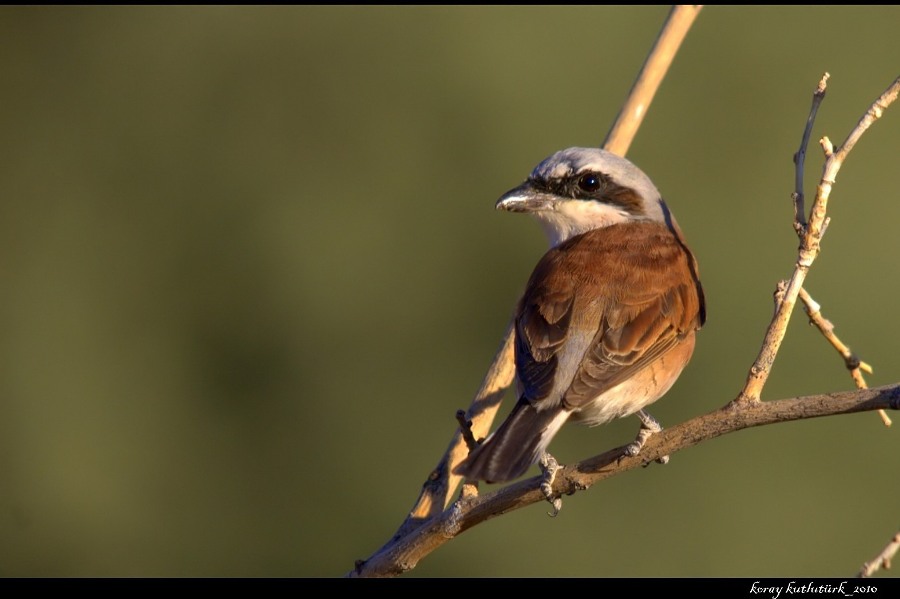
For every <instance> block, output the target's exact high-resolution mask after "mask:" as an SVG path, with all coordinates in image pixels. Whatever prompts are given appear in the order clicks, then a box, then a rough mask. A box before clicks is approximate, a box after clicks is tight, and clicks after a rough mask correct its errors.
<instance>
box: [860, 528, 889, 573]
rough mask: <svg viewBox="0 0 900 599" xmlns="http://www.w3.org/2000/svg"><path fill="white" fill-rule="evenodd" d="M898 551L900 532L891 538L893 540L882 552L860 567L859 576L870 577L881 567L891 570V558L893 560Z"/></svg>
mask: <svg viewBox="0 0 900 599" xmlns="http://www.w3.org/2000/svg"><path fill="white" fill-rule="evenodd" d="M897 551H900V532H898V533H897V534H895V535H894V538H893V539H891V542H890V543H888V544H887V545H886V546H885V548H884V549H882V551H881V553H879V554H878V555H876V556H875V559H873V560H872V561H870V562H866V563H864V564H863V566H862V569H860V571H859V573H858V574H857V577H858V578H868V577H869V576H871V575H872V574H875V572H877V571H878V570H880V569H881V568H884V569H885V570H889V569H890V568H891V560H893V559H894V556H895V555H897Z"/></svg>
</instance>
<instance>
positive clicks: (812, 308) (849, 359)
mask: <svg viewBox="0 0 900 599" xmlns="http://www.w3.org/2000/svg"><path fill="white" fill-rule="evenodd" d="M800 300H801V301H802V302H803V307H804V309H805V310H806V315H807V316H809V322H810V324H814V325H816V328H818V329H819V332H821V333H822V335H823V336H824V337H825V339H826V340H827V341H828V342H829V343H831V345H832V347H834V349H836V350H837V352H838V353H839V354H840V355H841V357H842V358H843V359H844V365H845V366H846V367H847V370H849V371H850V376H851V377H852V378H853V382H854V383H856V388H857V389H868V388H869V386H868V385H867V384H866V379H865V378H864V377H863V374H862V372H861V371H866V372H868V373H869V374H872V367H871V366H869V365H868V364H866V363H865V362H863V361H862V360H860V359H859V356H857V355H856V354H854V353H853V352H852V351H850V348H849V347H847V346H846V345H844V343H843V342H842V341H841V340H840V339H838V336H837V335H835V334H834V325H833V324H831V321H830V320H828V319H826V318H825V317H824V316H822V312H821V309H822V306H820V305H819V304H818V302H816V300H814V299H813V298H812V296H810V295H809V293H807V291H806V289H802V288H801V289H800ZM878 415H879V416H881V421H882V422H883V423H884V425H885V426H890V425H891V424H892V423H891V419H890V417H889V416H888V415H887V412H885V411H884V410H878Z"/></svg>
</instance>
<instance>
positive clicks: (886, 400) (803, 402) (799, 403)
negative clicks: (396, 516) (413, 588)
mask: <svg viewBox="0 0 900 599" xmlns="http://www.w3.org/2000/svg"><path fill="white" fill-rule="evenodd" d="M878 409H891V410H897V409H900V383H897V384H894V385H888V386H886V387H880V388H877V389H861V390H856V391H844V392H841V393H827V394H823V395H811V396H807V397H797V398H791V399H782V400H777V401H766V402H754V403H748V404H745V405H740V406H733V405H729V406H725V407H723V408H720V409H718V410H716V411H714V412H710V413H708V414H704V415H702V416H697V417H696V418H692V419H691V420H688V421H687V422H684V423H682V424H679V425H676V426H673V427H670V428H667V429H665V430H663V431H661V432H659V433H657V434H654V435H652V436H651V437H650V438H649V439H648V440H647V443H646V445H644V448H643V449H642V450H641V453H640V455H638V456H634V457H628V456H626V455H625V447H626V446H622V447H617V448H615V449H611V450H610V451H607V452H605V453H603V454H600V455H598V456H594V457H592V458H589V459H586V460H583V461H581V462H578V463H577V464H572V465H569V466H565V467H563V468H561V469H560V470H559V472H558V473H557V475H556V479H555V481H554V483H553V495H554V496H557V495H563V494H565V495H572V494H574V493H576V492H578V491H583V490H585V489H588V488H589V487H591V485H593V484H595V483H597V482H599V481H601V480H603V479H606V478H610V477H612V476H615V475H617V474H622V473H623V472H627V471H629V470H633V469H635V468H638V467H640V466H643V465H645V464H648V463H650V462H652V461H653V460H655V459H657V458H659V457H662V456H664V455H671V454H673V453H676V452H678V451H681V450H682V449H687V448H688V447H693V446H694V445H697V444H699V443H702V442H703V441H707V440H709V439H713V438H715V437H719V436H721V435H726V434H728V433H733V432H736V431H739V430H743V429H746V428H750V427H753V426H764V425H767V424H774V423H777V422H792V421H795V420H805V419H809V418H818V417H822V416H834V415H838V414H851V413H854V412H866V411H871V410H878ZM542 481H543V479H542V477H540V476H537V477H534V478H529V479H526V480H523V481H520V482H518V483H514V484H511V485H509V486H506V487H503V488H500V489H498V490H496V491H493V492H491V493H485V494H482V495H478V496H469V497H463V498H461V499H460V500H459V501H457V502H456V503H454V504H453V505H452V506H451V507H450V508H449V509H447V510H446V511H445V512H444V513H443V514H440V515H438V516H435V517H433V518H431V519H430V520H429V521H428V522H427V523H425V524H423V525H422V526H421V527H419V528H418V529H417V530H416V531H415V532H414V533H412V534H410V535H409V536H408V537H406V538H405V539H403V540H402V541H401V542H399V543H397V544H395V545H393V546H391V547H389V548H388V547H386V548H385V549H384V550H382V551H381V552H379V553H376V554H375V555H373V556H372V557H371V558H369V559H368V560H367V561H364V562H358V563H357V567H356V570H355V571H354V572H353V573H351V575H354V576H396V575H399V574H402V573H403V572H405V571H408V570H410V569H412V568H414V567H415V566H416V564H417V563H418V562H419V561H420V560H421V559H422V558H424V557H425V556H427V555H428V554H430V553H431V552H432V551H434V550H435V549H437V548H438V547H440V546H441V545H443V544H444V543H446V542H447V541H449V540H451V539H453V538H455V537H456V536H458V535H459V534H460V533H462V532H465V531H466V530H468V529H469V528H472V527H473V526H475V525H477V524H479V523H481V522H484V521H486V520H490V519H491V518H494V517H496V516H500V515H503V514H505V513H507V512H511V511H513V510H517V509H520V508H523V507H525V506H527V505H531V504H532V503H538V502H543V501H546V498H545V496H544V494H543V492H542V491H541V488H540V487H541V483H542ZM895 551H896V550H895Z"/></svg>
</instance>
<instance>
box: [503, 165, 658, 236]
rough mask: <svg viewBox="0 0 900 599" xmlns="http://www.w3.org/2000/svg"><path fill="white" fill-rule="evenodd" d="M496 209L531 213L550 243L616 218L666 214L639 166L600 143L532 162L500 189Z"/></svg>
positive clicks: (642, 217)
mask: <svg viewBox="0 0 900 599" xmlns="http://www.w3.org/2000/svg"><path fill="white" fill-rule="evenodd" d="M497 209H498V210H508V211H510V212H530V213H532V214H534V216H535V217H537V219H538V220H539V221H540V222H541V225H543V227H544V230H545V232H546V233H547V236H548V237H549V239H550V245H551V246H554V247H555V246H557V245H559V244H560V243H562V242H563V241H565V240H567V239H570V238H571V237H574V236H575V235H580V234H581V233H584V232H586V231H590V230H592V229H599V228H601V227H607V226H609V225H613V224H616V223H621V222H625V221H629V220H650V221H656V222H668V221H669V220H670V219H671V215H670V214H669V211H668V209H667V208H666V206H665V203H664V202H663V200H662V198H661V197H660V194H659V191H658V190H657V189H656V186H655V185H653V182H652V181H650V178H649V177H647V175H645V174H644V173H643V171H641V170H640V169H639V168H638V167H636V166H635V165H633V164H632V163H631V162H629V161H628V160H626V159H624V158H622V157H621V156H617V155H615V154H612V153H610V152H607V151H605V150H601V149H599V148H568V149H566V150H560V151H559V152H556V153H555V154H553V155H552V156H550V157H549V158H547V159H546V160H544V161H543V162H541V163H540V164H539V165H537V166H536V167H535V169H534V170H533V171H532V172H531V175H530V176H529V177H528V179H527V180H526V181H525V182H524V183H522V184H521V185H519V186H518V187H516V188H514V189H511V190H509V191H507V192H506V193H505V194H503V195H502V196H501V197H500V199H499V200H497Z"/></svg>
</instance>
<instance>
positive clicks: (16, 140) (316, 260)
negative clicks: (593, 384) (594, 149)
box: [0, 7, 900, 577]
mask: <svg viewBox="0 0 900 599" xmlns="http://www.w3.org/2000/svg"><path fill="white" fill-rule="evenodd" d="M667 13H668V8H666V7H632V8H622V7H554V8H548V7H514V8H497V7H493V8H486V7H462V8H444V7H419V8H398V7H375V8H359V7H264V8H240V7H228V8H187V7H155V8H135V7H127V8H121V7H120V8H59V7H41V8H9V7H6V8H2V9H0V81H2V86H3V94H2V111H0V131H2V142H0V153H2V154H0V211H2V218H0V272H2V286H0V287H2V289H0V306H2V310H0V327H2V344H0V351H2V362H0V364H2V376H0V397H2V403H0V485H2V489H3V490H2V493H0V539H2V542H0V575H5V576H140V575H150V576H233V575H240V576H335V575H341V574H343V573H344V572H346V571H347V570H349V569H350V568H352V566H353V562H354V560H355V559H357V558H364V557H367V556H368V555H370V554H371V553H372V552H373V551H374V550H376V549H377V548H378V547H379V546H380V545H381V544H382V543H383V542H384V541H386V540H387V539H388V538H389V537H390V535H391V534H392V533H393V532H394V530H395V529H396V526H397V525H399V523H400V522H401V520H402V519H403V517H404V514H405V513H406V511H407V510H408V509H409V508H410V507H411V505H412V503H413V501H414V499H415V497H416V496H417V493H418V490H419V488H420V485H421V483H422V482H423V480H424V479H425V476H426V475H427V474H428V472H429V471H430V469H431V468H432V467H433V466H434V465H435V463H436V461H437V459H438V458H439V456H440V455H441V454H442V452H443V451H444V449H445V447H446V444H447V442H448V440H449V438H450V436H451V434H452V433H453V431H454V430H455V427H456V423H455V421H454V418H453V414H454V411H455V410H456V409H457V408H459V407H465V406H467V405H468V403H469V401H470V399H471V396H472V394H473V392H474V391H475V389H476V388H477V387H478V385H479V383H480V381H481V379H482V376H483V375H484V373H485V370H486V368H487V366H488V364H489V362H490V360H491V358H492V356H493V354H494V350H495V349H496V347H497V344H498V342H499V340H500V337H501V335H502V332H503V330H504V328H505V325H506V322H507V319H508V317H509V314H510V311H511V309H512V306H513V304H514V302H515V300H516V297H517V294H518V293H519V291H520V290H521V288H522V285H523V284H524V282H525V280H526V278H527V276H528V274H529V272H530V270H531V267H532V266H533V265H534V263H535V262H536V260H537V259H538V257H539V256H540V254H541V253H542V252H543V251H544V249H545V241H544V239H543V236H542V234H541V232H540V230H539V228H538V227H537V225H536V224H535V223H533V222H531V221H530V220H529V219H527V218H524V217H521V216H518V215H510V214H505V213H498V212H496V211H494V209H493V203H494V200H495V199H496V198H497V197H498V196H499V194H500V193H502V192H503V191H505V190H507V189H508V188H510V187H512V186H514V185H516V184H517V183H518V182H520V181H521V180H522V179H523V178H524V177H525V176H526V174H527V173H528V172H529V170H530V169H531V168H532V167H533V166H534V165H535V164H536V163H537V162H538V161H539V160H541V159H542V158H544V157H545V156H546V155H548V154H550V153H552V152H553V151H555V150H557V149H560V148H563V147H567V146H573V145H597V144H599V143H600V142H601V141H602V139H603V137H604V135H605V134H606V131H607V129H608V127H609V125H610V123H611V122H612V119H613V118H614V117H615V115H616V113H617V110H618V107H619V105H620V103H621V101H622V99H623V97H624V96H625V94H626V93H627V91H628V89H629V87H630V86H631V83H632V81H633V79H634V76H635V74H636V72H637V70H638V68H639V67H640V65H641V63H642V62H643V60H644V58H645V56H646V54H647V51H648V49H649V47H650V45H651V44H652V42H653V40H654V39H655V36H656V34H657V32H658V31H659V28H660V26H661V24H662V22H663V20H664V18H665V16H666V14H667ZM898 23H900V8H898V7H843V8H842V7H837V8H826V7H815V8H738V7H729V8H725V7H721V8H720V7H708V8H706V9H704V10H703V12H702V13H701V14H700V17H699V19H698V21H697V23H696V25H695V28H694V30H693V31H692V32H691V34H690V36H689V37H688V39H687V41H686V43H685V45H684V46H683V48H682V51H681V54H680V55H679V57H678V59H677V61H676V62H675V65H674V67H673V69H672V70H671V72H670V73H669V75H668V77H667V79H666V81H665V83H664V85H663V87H662V89H661V91H660V93H659V95H658V96H657V99H656V101H655V103H654V105H653V107H652V109H651V110H650V112H649V116H648V118H647V119H646V121H645V123H644V125H643V128H642V129H641V131H640V133H639V135H638V137H637V139H636V141H635V143H634V145H633V146H632V149H631V151H630V153H629V157H630V158H631V159H632V160H634V161H635V162H636V163H637V164H638V165H640V166H641V167H642V168H643V169H644V170H645V171H646V172H647V173H649V175H650V176H651V177H652V178H653V179H654V181H655V182H656V184H657V186H658V187H659V188H660V189H661V190H662V191H663V194H664V195H665V197H666V198H667V199H668V202H669V205H670V207H671V208H672V210H673V211H674V213H675V214H676V215H677V216H678V218H679V221H680V223H681V225H682V227H683V228H684V230H685V232H686V234H687V236H688V239H689V240H690V242H691V244H692V246H693V249H694V251H695V253H696V254H697V256H698V258H699V260H700V265H701V273H702V277H703V281H704V285H705V287H706V292H707V297H708V304H709V321H708V323H707V327H706V328H705V329H704V331H703V332H702V334H701V335H700V338H699V343H698V349H697V352H696V353H695V357H694V360H693V362H692V364H691V365H690V367H689V368H688V369H687V371H686V372H685V373H684V375H683V376H682V377H681V379H680V381H679V383H678V384H677V385H676V386H675V388H674V389H673V390H672V391H671V393H669V395H668V396H667V397H666V398H665V399H664V400H663V401H661V402H660V403H659V404H657V405H656V406H655V409H654V411H653V413H654V414H655V415H656V416H657V417H658V418H659V419H660V420H661V421H662V422H663V423H664V424H675V423H678V422H681V421H683V420H685V419H687V418H690V417H692V416H695V415H697V414H700V413H703V412H706V411H709V410H712V409H714V408H716V407H718V406H720V405H722V404H724V403H725V402H727V401H729V400H730V399H732V398H733V397H734V396H735V394H736V393H737V391H738V389H739V388H740V386H741V385H742V384H743V382H744V378H745V374H746V371H747V368H748V367H749V365H750V364H751V362H752V361H753V359H754V358H755V356H756V352H757V350H758V348H759V344H760V341H761V338H762V334H763V331H764V328H765V326H766V325H767V323H768V321H769V318H770V316H771V312H772V300H771V297H772V292H773V290H774V288H775V284H776V283H777V281H778V280H779V279H782V278H785V277H787V276H788V275H789V273H790V270H791V268H792V264H793V261H794V259H795V249H796V246H797V241H796V237H795V236H794V234H793V231H792V229H791V215H792V209H791V201H790V197H789V196H790V193H791V191H792V190H793V172H794V170H793V165H792V162H791V156H792V154H793V153H794V152H795V151H796V150H797V147H798V144H799V141H800V135H801V132H802V128H803V125H804V123H805V120H806V116H807V113H808V110H809V104H810V99H811V92H812V91H813V89H814V87H815V84H816V82H817V81H818V79H819V77H820V76H821V74H822V72H823V71H825V70H828V71H830V72H831V73H832V79H831V82H830V87H829V95H828V97H827V99H826V101H825V104H824V106H823V108H822V110H821V113H820V117H819V120H818V122H817V125H816V128H815V131H814V139H818V138H819V137H820V136H822V135H825V134H827V135H830V136H831V137H832V139H833V140H834V141H835V142H836V143H837V142H839V141H840V140H842V139H843V138H844V136H845V135H846V134H847V133H848V132H849V130H850V128H851V127H852V126H853V125H854V124H855V123H856V121H857V119H858V118H859V116H860V115H861V114H862V112H863V110H864V109H865V108H866V107H867V106H868V104H869V103H870V102H871V101H872V100H873V99H874V98H875V97H876V96H877V95H878V94H880V93H881V92H882V91H883V90H884V89H885V88H886V87H887V85H888V84H889V83H890V82H891V81H892V80H893V79H894V78H895V77H896V76H897V74H898V71H900V68H898V67H900V49H898V45H897V43H896V41H897V38H896V31H897V25H898ZM898 140H900V106H895V107H894V108H893V109H892V110H891V111H889V112H888V113H887V114H886V116H885V118H884V119H883V121H881V122H879V123H878V124H877V125H876V126H875V128H874V129H872V130H871V131H870V132H869V133H868V134H867V135H866V136H865V137H864V138H863V140H862V142H861V143H860V144H859V146H858V147H857V148H856V150H855V151H854V152H853V154H851V157H850V159H849V161H848V162H847V163H846V165H845V168H844V170H843V171H842V172H841V173H840V175H839V178H838V183H837V186H836V188H835V190H834V192H833V194H832V202H831V204H830V208H831V211H830V214H831V216H832V218H833V221H832V224H831V227H830V229H829V230H828V234H827V236H826V238H825V241H824V249H823V252H822V254H821V256H820V259H819V261H818V262H817V263H816V265H815V266H814V268H813V270H812V273H811V275H810V277H809V279H808V285H807V288H808V289H809V290H810V292H811V293H812V294H813V296H814V297H815V298H816V299H817V300H818V301H819V302H821V303H822V305H823V309H824V312H825V315H826V316H827V317H829V318H830V319H832V320H833V321H834V323H836V325H837V332H838V334H840V335H841V336H842V338H843V339H844V340H845V341H846V342H847V343H849V344H850V345H851V346H852V347H853V348H854V349H856V350H858V351H859V352H860V354H861V355H862V357H863V358H864V359H866V360H868V361H869V362H871V363H873V364H874V365H875V368H876V371H875V374H874V375H873V376H871V377H869V382H870V384H871V385H873V386H874V385H881V384H887V383H891V382H895V381H897V380H900V364H898V356H900V352H898V342H897V337H898V330H897V329H898V323H897V317H896V305H897V299H896V298H897V294H898V293H900V281H898V277H897V256H898V249H900V248H898V244H897V235H896V227H897V222H898V218H900V202H898V200H900V198H898V192H897V184H896V180H895V178H896V172H897V169H898V166H900V163H898V156H900V152H898V148H900V141H898ZM820 164H821V160H820V153H819V152H818V151H817V150H815V149H814V150H813V151H811V153H810V166H809V168H808V176H807V185H808V191H810V192H811V191H812V185H813V184H814V182H815V180H816V178H817V176H818V174H819V172H820ZM852 386H853V385H852V382H851V380H850V378H849V376H848V375H847V372H846V370H845V369H844V367H843V365H842V363H841V362H840V360H839V359H838V357H837V355H836V354H835V352H834V351H833V350H832V349H831V348H830V347H829V346H828V345H827V344H826V343H825V342H824V341H823V339H822V338H821V336H820V335H819V334H818V333H817V332H816V331H815V330H814V329H812V328H810V327H808V326H806V324H805V318H803V316H802V314H801V315H798V317H797V318H795V320H794V322H793V324H792V325H791V327H790V329H789V331H788V337H787V339H786V341H785V344H784V347H783V350H782V352H781V354H780V356H779V359H778V361H777V363H776V366H775V369H774V372H773V374H772V378H771V380H770V382H769V384H768V386H767V388H766V390H765V394H764V397H766V398H768V399H776V398H781V397H789V396H793V395H802V394H811V393H819V392H824V391H830V390H844V389H849V388H852ZM636 427H637V422H636V420H634V419H628V420H626V421H620V422H616V423H613V424H611V425H609V426H606V427H604V428H601V429H583V428H578V427H573V428H569V429H565V430H564V432H563V433H562V434H561V435H560V436H559V437H558V439H557V440H556V442H555V443H554V446H553V448H552V449H553V451H554V454H555V455H556V456H557V457H558V458H560V460H561V461H563V462H569V461H574V460H577V459H579V458H583V457H586V456H589V455H593V454H596V453H600V452H601V451H603V450H606V449H608V448H610V447H613V446H616V445H619V444H621V443H624V442H627V441H628V440H629V439H630V438H631V437H632V436H633V434H634V432H635V431H636ZM895 429H896V426H895ZM898 434H900V431H898V430H888V429H885V428H884V427H883V426H882V425H881V424H880V420H879V419H878V417H877V416H876V415H874V414H862V415H853V416H845V417H838V418H828V419H823V420H815V421H807V422H801V423H794V424H789V425H780V426H771V427H765V428H760V429H754V430H750V431H745V432H741V433H738V434H734V435H729V436H726V437H724V438H720V439H717V440H714V441H712V442H708V443H705V444H703V445H701V446H699V447H696V448H693V449H691V450H689V451H685V452H682V453H679V454H676V455H674V456H673V459H672V461H671V463H670V464H669V465H668V466H666V467H651V468H648V469H646V470H641V471H639V472H631V473H628V474H626V475H624V476H621V477H617V478H614V479H612V480H609V481H607V482H606V483H604V484H602V485H598V486H597V487H595V488H594V489H592V490H591V491H589V492H587V493H581V494H578V495H576V496H574V497H570V498H567V499H566V500H565V504H564V509H563V511H562V514H561V515H560V517H558V518H556V519H550V518H548V517H547V516H545V513H546V511H547V507H546V506H532V507H530V508H528V509H524V510H520V511H518V512H516V513H513V514H509V515H507V516H506V517H503V518H499V519H496V520H493V521H491V522H489V523H487V524H485V525H482V526H479V527H477V528H476V529H473V530H471V531H469V532H467V533H466V534H464V535H462V536H461V537H459V538H458V539H456V540H454V541H452V542H451V543H449V544H447V545H446V546H444V547H442V548H441V549H439V550H438V551H437V552H436V553H434V554H433V555H431V556H429V557H428V558H427V559H425V560H424V561H423V562H422V563H421V564H420V565H419V566H418V568H416V569H415V570H414V571H413V572H412V573H411V574H410V575H411V576H490V575H498V576H534V575H539V576H544V575H575V576H629V577H630V576H796V575H808V576H847V575H848V574H852V573H853V572H855V571H856V570H857V568H858V567H859V566H860V565H861V564H862V562H863V561H865V560H867V559H870V558H871V557H873V556H874V555H875V553H876V552H877V551H879V550H880V549H881V548H882V547H883V546H884V544H885V543H886V542H887V541H888V540H889V538H890V536H891V535H893V534H894V533H895V532H896V530H897V528H898V523H900V522H898V518H897V511H896V505H897V500H898V494H900V477H898V474H900V466H898V459H897V448H898V447H900V438H898V436H897V435H898Z"/></svg>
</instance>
